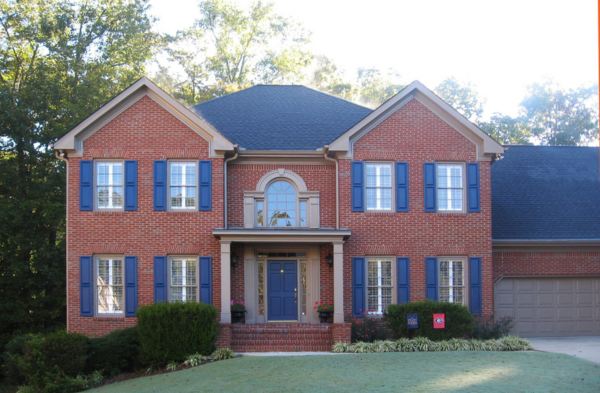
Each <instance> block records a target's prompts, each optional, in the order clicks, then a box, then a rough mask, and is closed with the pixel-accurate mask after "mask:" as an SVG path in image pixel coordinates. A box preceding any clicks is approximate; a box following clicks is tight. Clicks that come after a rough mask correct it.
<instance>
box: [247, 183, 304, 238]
mask: <svg viewBox="0 0 600 393" xmlns="http://www.w3.org/2000/svg"><path fill="white" fill-rule="evenodd" d="M265 199H266V201H260V200H259V201H257V205H258V206H257V214H258V217H257V225H258V226H270V227H298V226H300V227H305V226H306V201H299V200H298V197H297V195H296V189H295V188H294V186H293V185H292V184H291V183H289V182H287V181H283V180H278V181H275V182H273V183H271V184H270V185H269V187H268V188H267V192H266V195H265ZM265 202H266V206H267V210H266V216H265V212H264V205H265Z"/></svg>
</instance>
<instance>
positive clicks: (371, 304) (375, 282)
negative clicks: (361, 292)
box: [367, 257, 393, 314]
mask: <svg viewBox="0 0 600 393" xmlns="http://www.w3.org/2000/svg"><path fill="white" fill-rule="evenodd" d="M392 261H393V258H390V257H372V258H367V310H368V313H369V314H383V310H385V308H386V307H387V306H389V305H390V304H392V298H393V294H392V292H393V281H392V277H393V273H392V266H393V263H392Z"/></svg>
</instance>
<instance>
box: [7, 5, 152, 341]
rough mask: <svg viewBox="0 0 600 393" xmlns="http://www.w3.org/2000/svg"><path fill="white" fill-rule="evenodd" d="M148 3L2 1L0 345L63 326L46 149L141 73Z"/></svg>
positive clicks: (57, 202) (56, 186) (55, 194)
mask: <svg viewBox="0 0 600 393" xmlns="http://www.w3.org/2000/svg"><path fill="white" fill-rule="evenodd" d="M146 3H147V1H146V0H117V1H115V0H86V1H74V0H0V28H1V29H0V130H1V131H0V132H1V137H0V316H1V319H2V323H0V345H1V344H3V342H5V341H6V340H7V338H8V337H9V336H10V334H12V333H13V332H18V331H21V332H32V331H41V330H44V329H46V328H50V327H52V326H55V325H56V324H61V323H62V324H64V317H65V194H64V191H65V168H64V165H63V163H62V162H60V161H58V160H57V159H56V158H55V157H54V152H53V151H52V148H51V145H52V143H53V142H54V141H55V140H56V139H57V138H58V137H59V136H61V135H62V134H64V133H65V132H67V131H68V130H69V129H71V128H72V127H74V126H75V125H76V124H78V123H79V122H80V121H82V120H83V119H84V118H86V117H87V116H89V115H90V113H92V112H93V111H95V110H97V109H98V108H99V107H100V106H101V105H103V104H104V103H105V102H106V101H108V100H109V99H110V98H112V97H113V96H114V95H116V94H117V93H118V92H120V91H121V90H123V89H124V88H125V87H127V86H128V85H129V84H131V83H132V82H133V81H134V80H135V79H137V78H138V77H139V76H140V75H143V73H144V63H145V62H146V61H147V60H148V59H149V58H150V57H151V54H152V52H151V50H150V48H151V47H152V43H153V42H154V38H155V37H154V35H153V34H152V33H151V32H150V27H151V20H150V18H149V17H148V16H147V14H146V12H147V5H146Z"/></svg>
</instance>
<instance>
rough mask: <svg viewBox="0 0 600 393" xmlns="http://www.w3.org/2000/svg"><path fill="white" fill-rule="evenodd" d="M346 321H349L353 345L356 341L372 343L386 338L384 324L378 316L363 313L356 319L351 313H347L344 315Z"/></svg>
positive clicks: (386, 333)
mask: <svg viewBox="0 0 600 393" xmlns="http://www.w3.org/2000/svg"><path fill="white" fill-rule="evenodd" d="M346 321H350V325H351V329H350V334H351V341H352V342H353V343H355V342H358V341H364V342H369V343H372V342H374V341H377V340H384V339H386V338H388V332H387V331H386V330H387V329H386V328H385V323H384V322H383V321H382V320H381V318H379V316H374V315H373V314H369V313H367V312H364V313H363V316H362V317H360V318H358V317H355V316H353V315H352V313H351V312H348V313H347V314H346Z"/></svg>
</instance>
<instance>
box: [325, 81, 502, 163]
mask: <svg viewBox="0 0 600 393" xmlns="http://www.w3.org/2000/svg"><path fill="white" fill-rule="evenodd" d="M412 99H417V100H418V101H419V102H421V103H422V104H423V105H425V106H426V107H427V108H428V109H430V110H431V111H432V112H434V113H435V114H436V115H437V116H439V117H440V118H441V119H442V120H444V121H445V122H446V123H448V124H449V125H450V126H451V127H453V128H454V129H456V130H457V131H459V132H460V133H461V134H463V135H464V136H465V137H466V138H467V139H469V140H470V141H472V142H473V143H474V144H476V145H477V151H478V153H477V156H478V159H480V160H489V159H491V157H492V156H495V155H496V154H503V153H504V147H502V145H501V144H499V143H498V142H496V141H495V140H494V138H492V137H490V136H489V135H488V134H487V133H485V132H484V131H483V130H482V129H480V128H479V127H477V126H476V125H475V124H473V123H471V122H470V121H469V120H468V119H466V118H465V117H464V116H463V115H461V114H460V113H458V112H457V111H456V110H455V109H454V108H452V107H451V106H450V105H448V104H447V103H446V102H445V101H444V100H442V99H441V98H440V97H438V96H437V95H436V94H435V93H433V92H432V91H431V90H429V89H428V88H426V87H425V86H424V85H423V84H421V83H420V82H418V81H414V82H412V83H411V84H410V85H408V86H407V87H405V88H404V89H402V91H400V92H399V93H398V94H396V95H395V96H394V97H392V98H390V99H389V100H388V101H386V102H385V103H383V104H382V105H381V106H380V107H379V108H377V109H375V110H374V111H373V112H371V114H369V115H368V116H367V117H365V118H364V119H362V120H361V121H360V122H358V123H357V124H356V125H354V126H353V127H352V128H350V129H349V130H348V131H346V132H345V133H344V134H342V135H341V136H340V137H339V138H337V139H336V140H335V141H333V142H332V143H330V144H329V150H330V151H338V152H347V157H351V156H352V143H353V142H354V141H355V140H358V139H360V137H362V136H363V135H364V134H366V133H367V132H369V131H370V130H371V129H373V128H374V127H375V126H377V125H378V124H380V123H381V122H382V121H384V120H385V119H387V118H388V117H389V116H390V115H392V114H393V113H394V112H396V111H397V110H398V109H400V108H402V107H403V106H404V105H406V104H407V103H408V102H410V101H411V100H412Z"/></svg>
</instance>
